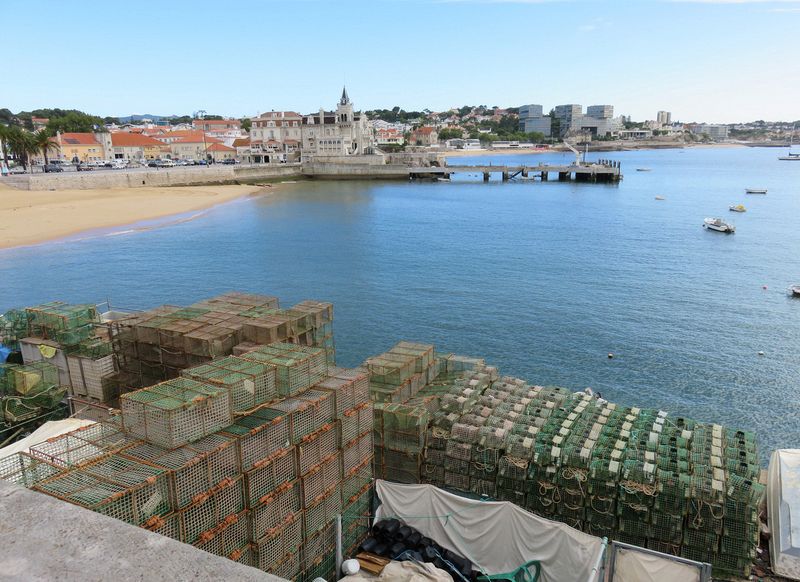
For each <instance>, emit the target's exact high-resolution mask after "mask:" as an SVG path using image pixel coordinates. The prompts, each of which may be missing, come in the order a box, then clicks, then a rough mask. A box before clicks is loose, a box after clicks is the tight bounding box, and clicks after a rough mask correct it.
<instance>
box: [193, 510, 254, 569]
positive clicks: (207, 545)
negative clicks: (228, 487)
mask: <svg viewBox="0 0 800 582" xmlns="http://www.w3.org/2000/svg"><path fill="white" fill-rule="evenodd" d="M249 543H250V516H249V514H248V512H247V511H242V512H240V513H238V514H233V515H229V516H228V517H226V518H225V519H224V520H223V521H222V522H221V523H219V524H217V526H216V527H214V528H213V529H211V530H210V531H207V532H204V533H203V534H201V535H200V539H198V541H196V542H195V543H194V546H195V547H196V548H198V549H201V550H203V551H205V552H209V553H210V554H215V555H217V556H222V557H224V558H228V557H230V556H231V554H233V553H234V552H235V551H237V550H239V549H240V548H243V547H244V546H247V545H248V544H249Z"/></svg>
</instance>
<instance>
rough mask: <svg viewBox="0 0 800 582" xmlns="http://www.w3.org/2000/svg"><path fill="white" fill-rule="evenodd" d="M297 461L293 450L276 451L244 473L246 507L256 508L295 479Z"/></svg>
mask: <svg viewBox="0 0 800 582" xmlns="http://www.w3.org/2000/svg"><path fill="white" fill-rule="evenodd" d="M297 477H298V473H297V459H296V458H295V452H294V450H293V449H287V450H282V451H278V452H277V453H275V454H273V455H272V456H271V457H267V458H266V459H263V460H261V461H258V462H256V463H255V464H254V465H253V468H252V469H250V470H249V471H246V472H245V473H244V481H245V495H246V496H247V506H248V507H250V508H253V507H256V506H257V505H258V504H259V503H260V502H261V500H262V499H264V498H267V497H269V496H270V495H271V494H272V493H273V492H274V491H275V490H277V489H278V488H280V487H281V485H283V484H284V483H289V482H291V481H294V480H295V479H297Z"/></svg>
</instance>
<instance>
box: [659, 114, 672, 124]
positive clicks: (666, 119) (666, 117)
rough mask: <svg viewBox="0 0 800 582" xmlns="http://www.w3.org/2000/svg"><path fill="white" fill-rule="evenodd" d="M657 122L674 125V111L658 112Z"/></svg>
mask: <svg viewBox="0 0 800 582" xmlns="http://www.w3.org/2000/svg"><path fill="white" fill-rule="evenodd" d="M656 123H658V124H659V125H662V126H663V125H672V113H670V112H669V111H659V112H658V113H657V114H656Z"/></svg>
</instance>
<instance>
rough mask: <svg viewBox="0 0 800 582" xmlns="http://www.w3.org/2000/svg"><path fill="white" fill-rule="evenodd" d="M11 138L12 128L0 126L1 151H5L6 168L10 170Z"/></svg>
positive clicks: (4, 161)
mask: <svg viewBox="0 0 800 582" xmlns="http://www.w3.org/2000/svg"><path fill="white" fill-rule="evenodd" d="M10 137H11V127H9V126H8V125H3V124H0V149H2V150H3V163H4V167H5V169H6V170H7V169H8V154H9V143H8V141H9V138H10Z"/></svg>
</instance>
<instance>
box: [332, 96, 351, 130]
mask: <svg viewBox="0 0 800 582" xmlns="http://www.w3.org/2000/svg"><path fill="white" fill-rule="evenodd" d="M336 120H337V122H338V123H340V124H348V125H352V123H353V104H352V103H350V97H348V95H347V87H343V88H342V98H341V99H339V104H338V105H337V106H336Z"/></svg>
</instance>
